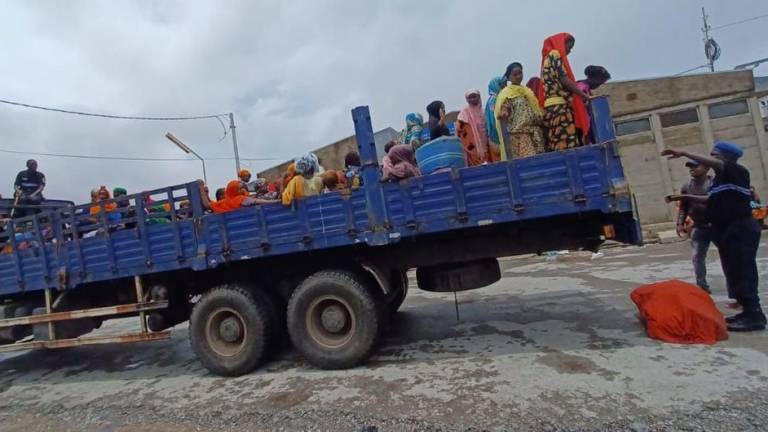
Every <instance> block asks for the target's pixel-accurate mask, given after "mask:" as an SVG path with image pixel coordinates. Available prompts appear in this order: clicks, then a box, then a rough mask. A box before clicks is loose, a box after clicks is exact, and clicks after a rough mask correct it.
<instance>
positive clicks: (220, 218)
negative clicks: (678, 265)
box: [0, 144, 632, 295]
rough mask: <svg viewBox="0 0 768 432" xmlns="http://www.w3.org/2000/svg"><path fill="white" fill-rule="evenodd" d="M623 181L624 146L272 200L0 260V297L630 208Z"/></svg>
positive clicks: (48, 245) (104, 234)
mask: <svg viewBox="0 0 768 432" xmlns="http://www.w3.org/2000/svg"><path fill="white" fill-rule="evenodd" d="M622 185H626V180H625V178H624V175H623V170H622V168H621V164H620V161H619V159H618V155H617V154H616V149H615V145H613V144H605V145H599V146H590V147H584V148H578V149H574V150H569V151H565V152H555V153H547V154H542V155H538V156H535V157H532V158H525V159H521V160H516V161H511V162H501V163H495V164H490V165H486V166H481V167H473V168H464V169H459V170H453V171H448V172H442V173H437V174H432V175H428V176H421V177H415V178H412V179H408V180H405V181H402V182H400V183H384V184H380V185H378V184H377V185H376V188H371V189H368V190H366V189H364V188H361V189H358V190H355V191H352V192H351V193H350V192H347V193H339V192H333V193H328V194H324V195H320V196H314V197H309V198H307V199H304V200H299V201H297V202H295V203H294V205H293V206H291V207H285V206H282V205H280V204H271V205H265V206H259V207H249V208H245V209H241V210H238V211H234V212H230V213H225V214H208V215H204V216H199V217H196V218H192V219H183V220H178V221H176V222H173V223H164V224H156V225H146V226H144V228H143V229H142V228H140V227H137V228H131V229H121V230H116V231H113V230H105V229H102V230H101V233H100V234H98V235H95V236H92V237H89V238H79V239H76V240H75V239H70V240H69V241H66V242H63V243H61V242H56V243H46V244H45V247H44V248H40V247H34V248H31V249H28V250H23V251H17V252H16V253H12V254H0V295H1V294H10V293H15V292H18V291H20V290H41V289H44V288H46V287H57V283H58V271H59V269H62V268H64V269H66V271H67V273H68V276H69V280H70V284H69V286H70V287H72V286H76V285H77V284H80V283H83V282H94V281H99V280H108V279H114V278H119V277H129V276H133V275H136V274H146V273H152V272H163V271H168V270H178V269H194V270H204V269H206V268H212V267H216V266H218V265H220V264H221V263H223V262H226V261H230V260H240V259H250V258H257V257H262V256H275V255H281V254H289V253H296V252H302V251H311V250H323V249H328V248H334V247H340V246H348V245H352V244H356V243H368V244H372V245H381V244H387V243H392V242H397V241H400V240H402V239H403V238H408V237H413V236H417V235H422V234H429V233H439V232H445V231H450V230H454V229H460V228H468V227H473V226H480V225H487V224H497V223H506V222H514V221H520V220H530V219H537V218H546V217H551V216H557V215H563V214H574V213H580V212H587V211H589V212H602V213H605V214H608V213H621V212H624V213H627V212H631V210H632V206H631V202H630V200H629V198H628V194H619V195H614V194H612V192H613V191H614V190H615V189H617V188H621V187H622ZM175 188H182V189H184V188H186V189H187V190H191V188H192V186H190V185H182V186H179V187H175ZM369 199H380V200H381V203H382V205H381V207H382V208H383V212H384V213H383V214H381V215H375V217H371V215H369V213H368V212H369V211H372V210H371V209H370V206H368V205H367V204H368V200H369ZM173 217H175V216H173ZM372 220H373V221H380V222H379V223H381V225H377V224H376V223H375V222H374V223H372V222H371V221H372ZM140 225H141V224H140ZM102 228H103V227H102ZM108 231H109V232H108ZM107 232H108V234H107ZM382 233H383V234H384V237H382V236H381V234H382ZM382 238H383V239H384V240H383V241H382ZM20 275H23V282H24V283H23V284H22V283H20V282H19V276H20Z"/></svg>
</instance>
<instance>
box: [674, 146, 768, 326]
mask: <svg viewBox="0 0 768 432" xmlns="http://www.w3.org/2000/svg"><path fill="white" fill-rule="evenodd" d="M743 154H744V151H743V150H742V149H741V148H740V147H739V146H737V145H736V144H732V143H727V142H718V143H717V144H715V146H714V148H713V149H712V152H711V153H710V155H709V156H705V155H697V154H693V153H689V152H687V151H683V150H676V149H667V150H664V151H663V152H661V155H662V156H668V157H669V158H670V159H675V158H680V157H685V158H688V159H690V160H692V161H695V162H698V163H700V164H702V165H706V166H708V167H710V168H712V169H713V170H714V171H715V178H714V179H713V180H712V188H711V189H710V191H709V195H708V196H700V195H671V196H668V197H667V201H684V202H689V203H706V206H707V207H706V213H707V220H708V221H709V222H710V223H711V224H712V239H713V241H714V243H715V245H716V246H717V249H718V250H719V252H720V262H721V264H722V266H723V273H725V280H726V284H727V285H728V288H729V290H732V291H733V294H734V296H735V297H736V300H737V301H738V302H739V303H740V304H741V305H742V307H743V310H742V312H740V313H738V314H736V315H734V316H731V317H728V318H726V322H727V323H728V330H730V331H754V330H764V329H765V325H766V319H765V315H764V314H763V311H762V309H761V308H760V298H759V297H758V293H757V284H758V274H757V261H756V258H757V248H758V245H759V244H760V226H759V225H758V223H757V221H755V219H754V218H752V209H751V206H750V201H751V199H752V192H751V190H750V179H749V171H747V169H746V168H745V167H744V166H742V165H739V164H738V163H737V161H738V160H739V158H740V157H741V156H742V155H743Z"/></svg>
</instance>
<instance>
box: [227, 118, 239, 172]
mask: <svg viewBox="0 0 768 432" xmlns="http://www.w3.org/2000/svg"><path fill="white" fill-rule="evenodd" d="M229 129H230V131H232V146H233V147H234V148H235V171H236V172H235V175H238V174H240V153H239V152H238V151H237V133H236V132H235V115H234V114H233V113H229Z"/></svg>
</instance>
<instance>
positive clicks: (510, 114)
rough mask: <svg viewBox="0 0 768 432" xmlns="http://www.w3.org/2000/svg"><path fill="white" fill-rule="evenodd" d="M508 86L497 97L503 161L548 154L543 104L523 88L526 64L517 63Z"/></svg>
mask: <svg viewBox="0 0 768 432" xmlns="http://www.w3.org/2000/svg"><path fill="white" fill-rule="evenodd" d="M512 65H514V67H513V68H512V70H511V71H510V73H509V74H508V79H509V85H507V86H506V87H505V88H504V89H503V90H502V91H501V93H499V95H498V97H497V98H496V107H495V114H496V119H497V122H496V127H497V130H498V135H499V144H500V147H501V159H502V160H510V159H518V158H523V157H528V156H533V155H536V154H539V153H543V152H544V132H543V130H542V128H541V124H542V112H541V108H540V107H539V101H538V100H537V99H536V96H535V95H534V94H533V92H532V91H531V89H529V88H528V87H525V86H522V85H521V84H522V82H523V65H521V64H520V63H513V64H512Z"/></svg>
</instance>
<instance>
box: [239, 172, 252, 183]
mask: <svg viewBox="0 0 768 432" xmlns="http://www.w3.org/2000/svg"><path fill="white" fill-rule="evenodd" d="M237 177H238V178H239V179H240V180H243V177H248V178H251V172H250V171H248V170H247V169H241V170H240V171H238V173H237ZM243 181H245V180H243Z"/></svg>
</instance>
